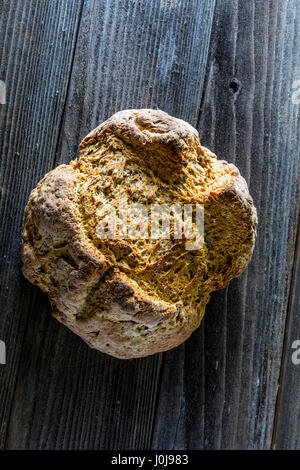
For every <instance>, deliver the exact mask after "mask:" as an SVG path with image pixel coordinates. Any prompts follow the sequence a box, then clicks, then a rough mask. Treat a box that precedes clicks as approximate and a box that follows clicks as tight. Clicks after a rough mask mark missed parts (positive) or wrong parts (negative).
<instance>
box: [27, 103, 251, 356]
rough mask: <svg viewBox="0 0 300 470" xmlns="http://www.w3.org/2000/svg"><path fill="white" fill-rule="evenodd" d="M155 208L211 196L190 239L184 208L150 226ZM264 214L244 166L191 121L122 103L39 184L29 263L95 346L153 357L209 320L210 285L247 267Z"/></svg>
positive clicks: (201, 202)
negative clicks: (208, 142)
mask: <svg viewBox="0 0 300 470" xmlns="http://www.w3.org/2000/svg"><path fill="white" fill-rule="evenodd" d="M124 204H126V205H124ZM122 207H123V208H124V207H126V211H125V212H124V213H123V214H122V216H121V214H120V208H122ZM153 207H155V208H163V209H164V210H166V212H165V214H167V215H169V214H170V213H171V212H170V211H169V212H168V209H169V208H170V207H171V208H174V207H176V208H179V210H180V208H184V207H192V208H193V207H201V208H202V209H203V211H204V212H203V213H204V222H203V224H202V227H203V228H204V231H203V233H202V238H201V237H200V235H201V234H199V237H198V238H199V239H198V242H199V240H200V238H201V243H194V245H188V242H189V241H191V240H193V239H192V235H191V232H188V234H186V233H185V232H184V230H182V231H181V237H180V236H178V231H177V232H176V231H175V223H177V222H178V220H179V213H177V215H178V220H177V219H176V218H175V216H174V218H173V219H171V222H170V221H169V225H168V223H167V224H166V225H164V219H165V220H167V216H164V212H161V213H160V216H161V219H159V224H158V226H156V228H158V229H159V228H161V227H162V226H165V227H167V228H168V229H169V231H168V233H167V231H165V232H164V231H163V230H162V231H161V232H159V230H158V232H155V233H154V232H152V231H151V228H152V226H153V224H154V219H153V218H151V217H147V214H146V213H145V212H144V210H143V209H146V212H147V210H148V209H149V210H150V209H151V208H153ZM128 208H130V210H128ZM132 208H133V209H134V210H133V211H132ZM137 209H138V211H137ZM192 210H193V209H192ZM141 213H142V214H143V217H141V216H140V214H141ZM183 213H184V210H183V211H182V214H183ZM124 214H125V215H124ZM158 214H159V211H158ZM174 214H175V212H174ZM182 220H184V219H182ZM190 220H191V227H192V228H193V227H194V228H195V226H196V225H197V222H195V220H193V218H191V219H190ZM176 221H177V222H176ZM256 225H257V216H256V210H255V207H254V206H253V201H252V198H251V196H250V195H249V192H248V188H247V184H246V182H245V180H244V179H243V178H242V177H241V175H240V173H239V171H238V169H237V168H236V167H235V166H234V165H232V164H229V163H227V162H225V161H223V160H218V159H217V158H216V156H215V155H214V154H213V153H212V152H210V151H209V150H207V149H206V148H204V147H202V146H201V144H200V141H199V137H198V133H197V131H196V130H195V129H194V128H193V127H191V126H190V125H189V124H187V123H186V122H184V121H182V120H180V119H176V118H173V117H171V116H169V115H168V114H166V113H165V112H163V111H159V110H151V109H140V110H134V109H131V110H126V111H121V112H118V113H116V114H115V115H113V116H112V117H111V118H110V119H108V120H107V121H105V122H104V123H103V124H101V125H100V126H99V127H97V128H96V129H95V130H93V131H92V132H91V133H90V134H88V135H87V136H86V137H85V138H84V139H83V141H82V142H81V145H80V156H79V158H78V159H77V160H74V161H71V162H70V163H69V164H68V165H60V166H59V167H57V168H56V169H54V170H53V171H51V172H50V173H48V174H46V175H45V177H44V178H43V179H42V180H41V181H40V183H39V184H38V185H37V187H36V188H35V189H34V190H33V191H32V193H31V195H30V198H29V202H28V205H27V207H26V211H25V220H24V231H23V250H22V260H23V273H24V275H25V277H26V278H27V279H29V281H30V282H32V283H33V284H36V285H38V286H39V287H40V288H41V289H42V290H43V291H44V292H46V293H47V294H48V296H49V299H50V302H51V306H52V311H53V315H54V316H55V317H56V318H57V319H58V320H60V321H61V322H62V323H64V324H65V325H66V326H67V327H68V328H70V329H71V330H72V331H74V332H75V333H76V334H77V335H79V336H81V338H82V339H83V340H84V341H86V342H87V344H88V345H89V346H91V347H92V348H96V349H98V350H100V351H102V352H105V353H107V354H110V355H112V356H115V357H118V358H122V359H129V358H135V357H142V356H147V355H150V354H154V353H157V352H160V351H166V350H168V349H171V348H174V347H175V346H178V345H179V344H181V343H182V342H183V341H185V340H186V339H187V338H188V337H189V336H190V335H191V333H192V331H193V330H195V329H196V328H197V327H198V326H199V324H200V322H201V319H202V318H203V315H204V312H205V306H206V304H207V302H208V300H209V295H210V292H212V291H214V290H217V289H222V288H224V287H225V286H226V285H227V284H228V282H229V280H230V279H232V278H234V277H237V276H239V275H240V274H241V272H242V271H243V270H244V269H245V267H246V266H247V264H248V262H249V260H250V258H251V254H252V251H253V247H254V243H255V236H256ZM176 227H178V226H177V225H176ZM133 228H134V229H135V230H133ZM176 230H177V228H176ZM153 233H154V235H156V236H155V237H154V236H153ZM194 233H195V232H192V234H194ZM196 233H197V234H198V232H196Z"/></svg>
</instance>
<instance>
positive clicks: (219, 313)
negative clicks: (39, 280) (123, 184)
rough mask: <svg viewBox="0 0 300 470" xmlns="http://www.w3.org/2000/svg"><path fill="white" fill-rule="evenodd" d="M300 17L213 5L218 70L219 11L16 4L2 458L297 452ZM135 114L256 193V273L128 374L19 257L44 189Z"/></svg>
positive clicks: (7, 61) (10, 22)
mask: <svg viewBox="0 0 300 470" xmlns="http://www.w3.org/2000/svg"><path fill="white" fill-rule="evenodd" d="M1 6H2V5H1ZM299 9H300V5H299V2H298V0H280V1H279V0H255V1H249V2H245V1H244V0H226V1H222V0H217V2H216V9H215V15H214V27H213V33H212V37H211V43H210V50H209V59H208V66H207V68H206V59H207V50H208V43H209V38H210V29H211V23H212V17H213V11H214V1H213V0H189V2H186V1H184V0H149V1H147V2H143V1H142V2H141V1H137V0H115V1H113V0H95V1H93V0H83V1H82V2H80V1H75V0H68V1H67V0H60V1H58V2H52V1H50V0H49V1H48V0H42V1H37V0H33V1H31V2H29V1H27V0H25V1H24V0H22V1H19V0H18V1H15V2H9V1H4V2H3V7H2V10H1V12H0V44H1V46H3V47H1V50H0V56H1V57H0V80H3V79H4V80H5V81H6V85H7V104H6V105H0V147H1V153H0V155H1V157H0V159H1V173H0V182H1V200H0V214H1V218H0V224H1V232H0V233H1V244H0V259H1V271H0V285H1V290H0V305H1V314H0V339H1V340H4V341H5V342H6V345H7V365H5V366H3V365H0V448H4V447H6V448H9V449H16V448H18V449H24V448H27V449H28V448H30V449H36V448H39V449H41V448H46V449H49V448H52V449H53V448H56V449H71V448H74V449H75V448H78V449H126V448H128V449H145V448H149V447H152V448H154V449H166V448H175V449H200V448H207V449H218V448H226V449H228V448H230V449H232V448H251V449H254V448H260V449H262V448H270V447H271V440H272V435H273V446H274V447H277V448H285V449H286V448H299V447H300V446H299V437H298V434H299V432H298V431H299V405H298V402H299V399H298V398H299V396H300V382H299V380H300V379H299V372H298V369H297V367H300V366H295V365H293V364H292V363H291V360H290V356H291V349H290V347H291V343H292V341H293V340H294V339H298V336H297V335H298V332H299V320H298V318H297V314H298V311H299V306H298V302H297V295H296V294H297V292H298V291H299V267H298V265H299V258H297V257H296V256H294V251H295V238H296V219H297V210H298V207H299V183H298V181H299V179H298V178H299V148H300V145H299V144H300V124H299V106H298V105H295V104H293V102H292V91H293V89H292V83H293V81H294V80H295V75H296V69H297V65H298V66H299V65H300V64H299V50H300V33H299V17H300V11H299ZM297 19H298V21H297ZM205 73H206V79H205V85H204V92H203V80H204V74H205ZM296 78H297V77H296ZM201 98H202V100H201ZM201 103H202V104H201ZM200 105H201V109H200ZM128 107H154V108H156V107H159V108H162V109H164V110H166V111H167V112H169V113H171V114H173V115H176V116H178V117H181V118H183V119H186V120H187V121H189V122H190V123H191V124H193V125H195V126H197V127H198V128H199V130H200V134H201V139H202V143H203V144H204V145H207V146H208V147H210V148H211V149H212V150H214V151H215V152H216V153H217V154H218V155H219V157H220V158H225V159H227V160H229V161H232V162H235V163H236V164H237V165H238V167H239V168H240V170H241V172H242V174H243V175H244V176H245V178H246V179H247V180H248V182H249V184H250V189H251V193H252V194H253V196H254V200H255V204H256V206H257V208H258V214H259V219H260V226H259V234H258V240H257V245H256V249H255V252H254V257H253V260H252V262H251V264H250V265H249V267H248V269H247V271H246V272H245V273H244V274H243V275H242V276H241V277H240V278H239V279H237V280H234V281H232V282H231V283H230V285H229V287H228V288H227V289H226V290H224V291H220V292H216V293H214V294H213V295H212V300H211V302H210V304H209V306H208V308H207V313H206V317H205V320H204V321H203V324H202V326H201V327H200V328H199V330H198V331H197V332H195V333H194V334H193V335H192V338H191V339H190V340H188V341H187V342H186V343H185V344H184V345H182V346H180V347H179V348H177V349H175V350H173V351H170V352H168V353H166V354H164V355H156V356H153V357H150V358H146V359H142V360H134V361H126V362H123V361H118V360H115V359H113V358H111V357H108V356H105V355H102V354H100V353H98V352H96V351H92V350H90V349H89V348H88V347H87V346H86V345H85V344H84V343H83V342H82V341H81V340H80V339H79V338H77V337H76V336H75V335H73V334H72V333H71V332H69V331H68V330H67V329H66V328H64V327H63V326H61V325H60V324H58V323H57V322H56V321H55V320H54V319H52V318H51V316H50V308H49V304H48V300H47V298H46V297H45V296H44V295H43V294H42V293H41V292H40V291H39V290H37V289H35V288H33V287H32V286H30V285H29V283H27V282H26V281H25V280H24V279H23V277H22V275H21V272H20V267H21V264H20V256H19V255H20V239H21V224H22V218H23V210H24V206H25V203H26V200H27V198H28V195H29V192H30V190H31V189H32V187H34V186H35V184H36V183H37V181H38V180H39V179H40V178H41V177H42V176H43V174H44V173H45V172H46V171H48V170H50V169H52V168H53V167H54V166H56V164H58V163H61V162H67V161H69V160H70V159H71V158H74V156H75V155H76V154H77V149H78V143H79V142H80V140H81V138H82V137H83V136H84V135H85V134H86V133H87V132H88V131H89V130H90V129H91V128H93V127H95V126H96V125H97V124H98V123H99V122H101V121H102V120H104V119H106V118H107V117H109V116H110V115H111V114H112V113H113V112H115V111H117V110H119V109H124V108H128ZM293 260H294V263H293ZM293 265H294V274H293V281H292V285H291V284H290V281H291V278H292V266H293ZM288 299H290V301H289V302H288ZM287 312H288V321H287V323H286V318H287ZM284 337H285V342H284ZM299 339H300V338H299ZM283 344H285V347H284V349H283ZM282 353H283V362H282V364H281V356H282ZM279 382H280V384H281V388H280V390H279V393H277V392H278V383H279ZM276 399H277V401H276Z"/></svg>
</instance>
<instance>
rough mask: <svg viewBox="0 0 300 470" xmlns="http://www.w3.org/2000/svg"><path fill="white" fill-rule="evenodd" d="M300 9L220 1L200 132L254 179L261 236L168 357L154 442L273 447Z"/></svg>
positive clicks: (287, 265)
mask: <svg viewBox="0 0 300 470" xmlns="http://www.w3.org/2000/svg"><path fill="white" fill-rule="evenodd" d="M297 18H299V2H296V1H294V2H293V1H292V2H291V1H283V2H277V1H265V0H263V1H255V2H244V1H232V2H223V1H217V3H216V10H215V17H214V28H213V33H212V37H211V45H210V54H209V61H208V68H207V78H206V83H205V95H204V99H203V103H202V112H201V113H200V117H199V130H200V131H201V139H202V143H203V144H204V145H207V146H208V147H210V148H211V149H212V150H213V151H215V152H216V153H217V155H218V156H219V157H220V158H224V159H226V160H229V161H231V162H234V163H236V164H237V166H238V167H239V168H240V170H241V173H242V175H243V176H244V177H245V178H246V179H247V181H248V182H249V185H250V192H251V194H252V195H253V197H254V202H255V205H256V207H257V209H258V217H259V230H258V238H257V243H256V248H255V252H254V256H253V259H252V261H251V263H250V265H249V267H248V269H247V270H246V272H245V273H244V274H243V275H242V276H241V277H240V278H239V279H237V280H234V281H232V282H231V283H230V285H229V287H228V288H227V289H226V290H225V291H223V292H222V291H220V292H217V293H215V294H214V295H212V299H211V302H210V304H209V306H208V308H207V312H206V316H205V319H204V322H203V323H202V326H201V327H200V329H199V330H198V331H197V332H195V333H194V334H193V336H192V338H191V340H189V341H187V342H186V343H185V344H184V345H182V346H181V348H179V349H177V350H175V351H170V352H168V353H166V354H165V356H164V360H163V365H162V367H163V371H164V372H163V376H162V384H163V386H162V389H161V393H160V396H159V404H158V413H157V420H156V426H155V433H154V441H153V448H155V449H157V448H158V449H164V448H166V447H167V448H175V449H177V448H179V449H186V448H188V449H199V448H205V449H237V448H242V449H247V448H248V449H268V448H270V447H271V439H272V433H273V422H274V415H275V402H276V397H277V390H278V381H279V374H280V365H281V354H282V343H283V337H284V330H285V320H286V312H287V303H288V293H289V286H290V279H291V265H292V259H293V253H294V245H295V235H296V215H297V210H298V207H299V183H298V182H299V135H300V128H299V115H298V112H299V107H298V106H295V105H294V104H293V103H292V100H291V91H292V83H293V80H294V73H295V70H296V66H297V62H298V60H299V55H298V52H299V22H297ZM295 374H296V372H295ZM298 393H299V392H298ZM169 403H171V404H172V406H169ZM290 419H291V418H290ZM294 430H295V428H294ZM284 432H285V431H283V433H284ZM293 439H297V438H296V436H294V438H293ZM293 439H291V440H290V443H289V444H288V445H291V446H293Z"/></svg>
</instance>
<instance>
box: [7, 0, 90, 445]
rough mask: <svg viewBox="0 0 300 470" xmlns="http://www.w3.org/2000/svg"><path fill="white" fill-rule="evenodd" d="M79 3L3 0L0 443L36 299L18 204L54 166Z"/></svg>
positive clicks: (73, 0) (25, 199) (75, 0)
mask: <svg viewBox="0 0 300 470" xmlns="http://www.w3.org/2000/svg"><path fill="white" fill-rule="evenodd" d="M80 10H81V2H78V1H77V0H70V1H60V2H40V1H39V0H32V1H27V0H20V1H14V2H10V1H3V2H1V11H0V44H1V50H0V56H1V57H0V79H1V80H3V81H5V83H6V104H5V105H0V155H1V157H0V158H1V173H0V187H1V199H0V224H1V228H0V233H1V243H0V259H1V272H0V285H1V290H0V305H1V315H0V338H1V340H2V341H5V343H6V347H7V364H6V365H2V366H0V448H3V447H4V445H5V440H6V435H7V429H8V423H9V417H10V413H11V408H12V402H13V398H14V389H15V384H16V379H17V374H18V367H19V363H20V359H21V355H22V344H23V338H24V331H25V328H26V324H27V321H28V320H29V321H30V316H31V315H32V313H33V312H32V306H33V302H35V299H36V296H35V295H36V291H35V290H34V289H32V288H31V287H30V286H29V283H27V282H25V280H24V278H23V276H22V274H21V261H20V250H21V226H22V220H23V214H24V207H25V204H26V201H27V199H28V195H29V192H30V191H31V189H32V187H33V186H34V185H35V184H36V182H37V181H38V180H39V179H40V177H41V176H42V175H43V174H44V173H45V172H46V171H48V170H50V169H51V168H52V166H53V162H54V156H55V152H56V143H57V139H58V134H59V127H60V122H61V119H62V109H63V105H64V102H65V98H66V93H67V88H68V80H69V74H70V70H71V65H72V59H73V51H74V44H75V40H76V33H77V27H78V21H79V16H80ZM37 298H38V299H40V297H37ZM39 308H40V307H39V306H38V305H37V310H36V311H35V312H34V315H36V316H38V315H39ZM29 329H30V324H29ZM29 347H30V345H29ZM24 394H25V395H24V396H26V392H25V391H24Z"/></svg>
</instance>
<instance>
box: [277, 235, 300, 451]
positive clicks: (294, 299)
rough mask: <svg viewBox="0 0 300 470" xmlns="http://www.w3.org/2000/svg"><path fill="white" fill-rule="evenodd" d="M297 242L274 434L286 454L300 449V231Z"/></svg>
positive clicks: (279, 447)
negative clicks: (288, 451)
mask: <svg viewBox="0 0 300 470" xmlns="http://www.w3.org/2000/svg"><path fill="white" fill-rule="evenodd" d="M297 238H298V240H297V249H296V252H295V259H294V269H293V282H292V285H291V291H290V298H289V309H288V321H287V325H286V337H285V343H284V350H283V361H282V370H281V377H280V379H281V380H280V388H279V392H278V399H277V407H276V409H277V416H276V418H277V419H276V421H275V429H274V434H273V448H274V449H284V450H289V449H292V450H299V449H300V405H299V393H300V363H299V359H300V358H299V353H298V351H299V348H300V345H299V340H300V335H299V331H300V318H299V311H300V297H299V292H300V227H298V237H297Z"/></svg>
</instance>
